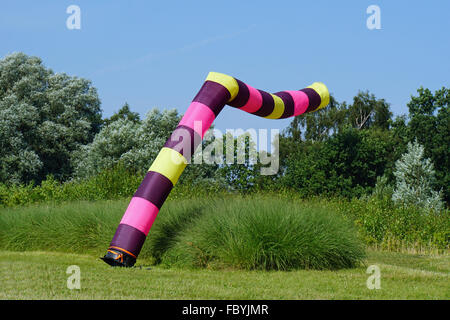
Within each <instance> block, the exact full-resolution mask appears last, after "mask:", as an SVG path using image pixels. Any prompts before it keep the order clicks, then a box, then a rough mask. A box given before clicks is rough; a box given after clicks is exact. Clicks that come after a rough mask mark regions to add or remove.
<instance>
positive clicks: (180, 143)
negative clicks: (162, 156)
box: [164, 125, 202, 163]
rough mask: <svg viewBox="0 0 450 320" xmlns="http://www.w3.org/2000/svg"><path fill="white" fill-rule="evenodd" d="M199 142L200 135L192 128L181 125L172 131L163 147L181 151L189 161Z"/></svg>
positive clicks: (200, 139)
mask: <svg viewBox="0 0 450 320" xmlns="http://www.w3.org/2000/svg"><path fill="white" fill-rule="evenodd" d="M201 142H202V137H201V136H200V135H199V134H198V133H197V132H195V130H194V129H192V128H190V127H187V126H183V125H182V126H178V127H177V128H176V129H175V130H174V131H173V132H172V134H171V135H170V137H169V139H167V141H166V143H165V144H164V147H167V148H170V149H173V150H175V151H177V152H179V153H181V154H182V155H183V156H184V157H185V158H186V160H187V161H188V163H189V162H190V160H191V157H192V155H193V154H194V152H195V150H196V149H197V147H198V145H199V144H200V143H201Z"/></svg>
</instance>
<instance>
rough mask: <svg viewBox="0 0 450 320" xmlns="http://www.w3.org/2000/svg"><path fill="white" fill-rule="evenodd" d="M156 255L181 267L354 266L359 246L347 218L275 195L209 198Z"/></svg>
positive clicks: (278, 268) (283, 268) (284, 268)
mask: <svg viewBox="0 0 450 320" xmlns="http://www.w3.org/2000/svg"><path fill="white" fill-rule="evenodd" d="M175 242H176V243H175V244H174V245H173V246H172V247H171V248H169V249H168V250H167V251H166V252H165V253H164V254H163V256H162V259H161V260H162V263H163V264H164V265H168V266H182V267H233V268H242V269H264V270H272V269H275V270H290V269H297V268H306V269H339V268H350V267H354V266H356V265H357V264H358V263H359V262H360V261H361V259H362V258H363V257H364V249H363V246H362V244H361V242H360V240H359V239H358V238H357V234H356V230H355V229H354V228H353V225H352V223H351V222H349V221H347V220H345V219H343V218H342V217H339V216H337V215H336V214H334V213H332V212H330V211H328V210H323V209H320V208H317V207H315V208H307V207H302V206H300V207H299V205H298V203H294V202H286V201H283V200H279V199H270V198H269V199H263V198H261V197H257V198H252V199H249V198H243V199H242V198H235V199H233V201H226V200H223V201H214V204H212V205H211V206H210V207H209V208H208V210H206V211H205V213H204V214H203V215H202V217H201V219H198V220H197V221H196V222H195V223H194V224H193V225H192V226H191V227H190V228H188V229H186V231H185V232H183V233H182V234H180V235H179V236H177V239H176V241H175Z"/></svg>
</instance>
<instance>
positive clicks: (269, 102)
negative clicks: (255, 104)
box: [252, 90, 275, 117]
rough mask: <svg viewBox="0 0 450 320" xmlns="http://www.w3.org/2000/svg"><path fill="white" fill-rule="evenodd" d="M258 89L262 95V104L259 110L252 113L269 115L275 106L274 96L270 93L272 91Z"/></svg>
mask: <svg viewBox="0 0 450 320" xmlns="http://www.w3.org/2000/svg"><path fill="white" fill-rule="evenodd" d="M258 91H259V93H260V94H261V97H262V106H261V108H259V109H258V111H255V112H252V114H254V115H257V116H260V117H267V116H268V115H269V114H271V113H272V112H273V109H274V108H275V101H273V97H272V96H271V95H270V93H267V92H265V91H263V90H258Z"/></svg>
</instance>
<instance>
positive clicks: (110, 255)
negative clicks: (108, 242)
mask: <svg viewBox="0 0 450 320" xmlns="http://www.w3.org/2000/svg"><path fill="white" fill-rule="evenodd" d="M100 259H102V260H103V261H105V262H106V263H107V264H109V265H110V266H112V267H128V268H129V267H132V266H134V264H135V263H136V258H135V257H133V256H132V255H131V254H128V253H126V252H122V251H120V250H117V249H108V252H107V253H106V254H105V256H104V257H103V258H100Z"/></svg>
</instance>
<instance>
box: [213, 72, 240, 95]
mask: <svg viewBox="0 0 450 320" xmlns="http://www.w3.org/2000/svg"><path fill="white" fill-rule="evenodd" d="M206 80H209V81H214V82H217V83H219V84H221V85H223V86H224V87H225V88H227V89H228V91H229V92H230V96H231V97H230V100H228V101H231V100H233V99H234V98H235V97H236V96H237V94H238V92H239V85H238V83H237V81H236V79H235V78H233V77H231V76H228V75H226V74H223V73H218V72H210V73H209V74H208V77H206Z"/></svg>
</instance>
